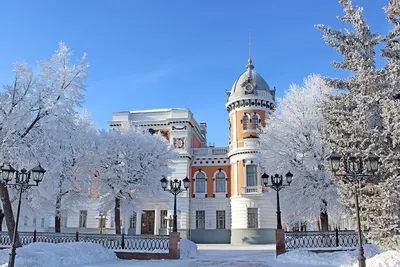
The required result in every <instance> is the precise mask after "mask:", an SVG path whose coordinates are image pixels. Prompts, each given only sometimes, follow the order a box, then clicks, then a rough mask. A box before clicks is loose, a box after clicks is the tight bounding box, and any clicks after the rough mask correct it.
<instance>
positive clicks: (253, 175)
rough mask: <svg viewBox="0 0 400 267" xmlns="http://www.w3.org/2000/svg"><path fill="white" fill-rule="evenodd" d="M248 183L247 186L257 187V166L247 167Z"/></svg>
mask: <svg viewBox="0 0 400 267" xmlns="http://www.w3.org/2000/svg"><path fill="white" fill-rule="evenodd" d="M246 181H247V186H256V185H257V166H256V165H247V166H246Z"/></svg>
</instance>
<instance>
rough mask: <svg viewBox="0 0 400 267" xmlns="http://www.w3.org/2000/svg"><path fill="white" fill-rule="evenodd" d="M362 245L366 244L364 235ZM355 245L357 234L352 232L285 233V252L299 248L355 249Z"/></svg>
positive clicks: (356, 243)
mask: <svg viewBox="0 0 400 267" xmlns="http://www.w3.org/2000/svg"><path fill="white" fill-rule="evenodd" d="M363 243H364V244H365V243H367V239H366V237H365V235H363ZM357 245H358V236H357V232H353V231H338V230H336V231H329V232H285V248H286V250H292V249H299V248H311V249H313V248H337V247H346V248H353V247H354V248H355V247H357Z"/></svg>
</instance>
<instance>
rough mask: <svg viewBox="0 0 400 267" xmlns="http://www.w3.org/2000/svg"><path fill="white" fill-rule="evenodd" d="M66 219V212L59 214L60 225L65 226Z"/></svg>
mask: <svg viewBox="0 0 400 267" xmlns="http://www.w3.org/2000/svg"><path fill="white" fill-rule="evenodd" d="M67 220H68V216H67V214H63V215H61V227H67Z"/></svg>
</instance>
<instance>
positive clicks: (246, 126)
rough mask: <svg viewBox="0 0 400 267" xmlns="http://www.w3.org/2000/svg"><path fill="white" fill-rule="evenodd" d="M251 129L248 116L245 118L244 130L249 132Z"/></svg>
mask: <svg viewBox="0 0 400 267" xmlns="http://www.w3.org/2000/svg"><path fill="white" fill-rule="evenodd" d="M248 128H249V117H247V115H244V116H243V130H247V129H248Z"/></svg>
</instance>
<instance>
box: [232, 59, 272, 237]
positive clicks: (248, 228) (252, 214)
mask: <svg viewBox="0 0 400 267" xmlns="http://www.w3.org/2000/svg"><path fill="white" fill-rule="evenodd" d="M227 97H228V99H227V103H226V110H227V111H228V112H229V125H230V127H229V128H230V141H229V152H228V157H229V159H230V164H231V168H230V169H231V174H230V176H231V185H230V186H231V212H232V224H231V243H232V244H241V243H250V244H257V243H264V244H265V243H268V242H274V240H275V216H276V215H275V210H274V200H273V198H272V197H271V195H270V194H268V193H266V192H264V190H263V186H262V181H261V166H262V165H261V163H262V159H261V153H260V149H259V141H258V131H259V129H260V127H264V126H265V119H266V117H267V116H269V115H270V114H271V113H272V112H273V110H274V108H275V89H273V90H271V88H270V87H269V85H268V83H267V82H266V81H265V80H264V79H263V78H262V77H261V75H260V74H258V73H257V72H256V71H255V70H254V65H253V62H252V59H251V58H250V59H249V60H248V64H247V65H246V70H245V71H244V72H243V73H242V74H240V76H239V77H238V78H237V79H236V81H235V83H234V84H233V86H232V90H231V91H230V92H229V91H228V92H227Z"/></svg>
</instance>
